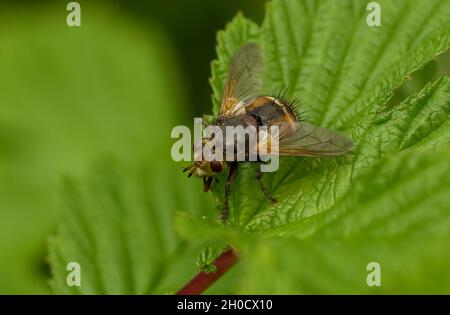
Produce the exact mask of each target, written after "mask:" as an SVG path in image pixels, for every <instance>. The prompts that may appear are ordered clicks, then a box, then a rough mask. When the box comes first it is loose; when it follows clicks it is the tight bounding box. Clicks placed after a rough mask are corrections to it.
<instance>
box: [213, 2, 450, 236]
mask: <svg viewBox="0 0 450 315" xmlns="http://www.w3.org/2000/svg"><path fill="white" fill-rule="evenodd" d="M380 4H381V7H382V21H383V22H382V26H381V27H368V26H367V24H366V16H367V14H368V12H367V11H366V3H362V2H360V1H326V0H325V1H297V0H286V1H273V2H270V3H269V4H268V6H267V10H266V17H265V20H264V22H263V25H262V27H261V30H260V37H259V41H260V42H261V44H262V47H263V55H264V65H265V80H264V91H263V92H265V93H271V91H273V90H274V89H279V88H280V87H281V88H287V89H288V94H287V97H288V98H299V99H300V100H301V104H302V110H306V112H307V116H308V117H307V118H308V119H309V120H310V121H311V122H312V123H314V124H316V125H320V126H327V127H331V128H334V129H337V130H341V131H344V132H345V133H347V134H348V135H350V136H351V137H352V138H353V141H354V142H355V145H356V149H355V154H354V155H350V154H349V155H346V156H344V157H339V158H323V159H313V158H282V159H281V161H280V168H279V170H278V171H277V172H276V173H272V174H267V175H265V177H266V179H265V184H266V186H267V187H268V188H269V190H271V191H272V192H273V194H274V195H275V197H276V198H277V199H278V200H279V201H280V204H279V205H278V206H271V205H270V204H269V203H268V202H266V201H265V200H264V198H263V197H264V196H263V194H262V193H261V192H260V191H259V188H258V185H257V183H256V182H255V180H254V178H255V169H254V166H251V165H243V166H242V167H241V169H240V174H239V176H238V178H237V180H236V181H235V182H234V184H233V185H234V187H233V193H232V197H231V200H230V208H231V210H230V213H231V215H230V225H231V226H232V228H234V229H239V230H244V231H248V232H256V233H259V234H264V233H271V232H269V231H270V230H274V229H276V230H282V229H283V226H289V225H292V224H296V223H298V222H301V221H303V220H304V219H305V218H308V217H311V216H314V215H317V214H319V213H322V212H324V211H327V210H329V209H330V208H331V207H332V206H333V205H334V204H335V202H336V201H338V200H339V199H340V198H342V197H343V196H344V195H345V194H346V193H347V192H348V190H349V188H350V187H351V185H352V183H354V182H355V181H356V180H357V178H358V176H359V175H360V174H361V172H363V171H364V170H365V169H366V168H368V167H370V166H371V165H373V164H374V163H375V162H376V161H377V160H379V159H382V158H383V157H385V156H386V155H387V154H395V153H397V152H400V151H402V150H405V149H407V148H409V149H412V147H416V146H421V145H422V144H429V143H437V142H441V143H442V142H444V143H445V142H446V141H447V140H446V139H448V134H449V132H448V79H447V78H446V77H444V78H442V79H441V80H439V81H438V82H436V83H435V84H433V86H431V87H427V88H426V89H425V90H424V91H422V92H421V93H420V94H419V95H417V96H416V98H419V100H416V99H409V100H406V101H405V102H403V103H402V105H400V106H393V107H392V106H391V107H387V106H386V104H387V102H388V100H389V99H390V98H391V97H392V95H393V94H394V93H395V91H396V89H398V88H399V87H400V86H401V85H402V83H403V82H404V81H405V78H406V77H407V76H409V75H411V74H412V73H414V72H415V71H417V70H418V69H420V68H421V67H423V66H424V65H425V64H427V63H428V62H429V61H430V60H432V59H433V58H435V57H436V56H437V55H439V54H441V53H442V52H444V51H445V50H447V49H448V48H449V46H450V35H449V34H450V28H449V27H448V25H450V24H449V22H450V20H449V19H450V18H449V16H450V14H449V13H450V3H448V2H442V1H416V2H414V3H413V2H412V1H380ZM436 7H438V8H439V9H438V10H436ZM239 19H242V18H240V17H239ZM241 28H242V27H241ZM236 32H237V31H236V28H235V27H231V26H229V27H228V28H227V29H226V30H225V33H222V36H221V37H219V40H220V39H222V38H223V39H224V40H227V39H228V38H229V37H231V36H232V34H234V33H236ZM241 33H242V32H241ZM225 34H229V36H225ZM247 41H254V38H253V37H250V36H248V37H247V39H246V40H244V42H247ZM222 45H224V43H221V42H219V43H218V47H221V46H222ZM218 53H219V57H218V60H219V62H220V61H222V60H223V61H225V60H228V59H229V58H228V53H227V54H226V55H225V54H224V55H222V54H221V51H220V50H218ZM223 66H224V68H226V66H227V65H223ZM217 67H218V66H217V65H216V68H217ZM214 69H215V68H213V73H215V70H214ZM217 84H218V83H216V82H215V81H213V82H212V85H213V91H214V92H215V93H214V98H215V99H219V94H218V92H219V91H220V89H219V87H218V86H217ZM409 107H414V109H412V110H411V111H408V108H409ZM402 111H403V112H404V113H403V114H405V113H406V114H407V115H409V116H410V119H411V125H409V126H403V128H404V129H405V130H404V131H403V132H402V131H401V130H399V131H398V132H397V133H396V134H397V136H396V137H395V136H394V135H393V134H391V130H389V128H391V129H392V128H402V127H401V126H398V124H399V123H404V124H406V123H407V120H404V118H403V117H402V115H403V114H402ZM416 112H419V113H418V116H415V113H416ZM427 119H431V121H432V124H430V123H429V121H427ZM391 120H392V121H391ZM383 121H384V122H385V123H386V124H387V125H383ZM434 137H436V138H434ZM432 139H433V140H432ZM420 141H423V143H422V144H421V143H419V142H420ZM397 142H398V143H397ZM223 181H224V178H221V182H222V185H218V186H216V187H215V189H214V192H215V194H216V200H217V204H216V205H217V208H221V203H222V195H223Z"/></svg>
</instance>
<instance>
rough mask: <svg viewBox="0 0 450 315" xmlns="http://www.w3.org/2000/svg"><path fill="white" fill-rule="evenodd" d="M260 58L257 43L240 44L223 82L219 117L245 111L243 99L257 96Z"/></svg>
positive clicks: (260, 70)
mask: <svg viewBox="0 0 450 315" xmlns="http://www.w3.org/2000/svg"><path fill="white" fill-rule="evenodd" d="M261 72H262V59H261V52H260V49H259V46H258V44H256V43H249V44H246V45H244V46H242V47H241V48H240V49H239V50H238V51H237V52H236V54H235V55H234V57H233V59H232V60H231V63H230V66H229V69H228V75H227V81H226V84H225V88H224V92H223V96H222V104H221V107H220V116H221V117H231V116H234V115H236V114H241V113H245V109H244V101H247V100H250V99H252V98H255V97H257V96H258V93H259V90H260V87H261V83H262V81H261Z"/></svg>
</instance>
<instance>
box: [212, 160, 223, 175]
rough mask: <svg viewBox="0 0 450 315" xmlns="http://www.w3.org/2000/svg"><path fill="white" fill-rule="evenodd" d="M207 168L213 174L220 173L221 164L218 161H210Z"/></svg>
mask: <svg viewBox="0 0 450 315" xmlns="http://www.w3.org/2000/svg"><path fill="white" fill-rule="evenodd" d="M209 166H210V167H211V170H212V171H213V172H214V173H220V172H222V163H221V162H219V161H211V162H209Z"/></svg>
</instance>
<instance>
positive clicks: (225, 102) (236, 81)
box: [184, 43, 353, 222]
mask: <svg viewBox="0 0 450 315" xmlns="http://www.w3.org/2000/svg"><path fill="white" fill-rule="evenodd" d="M261 74H262V58H261V53H260V48H259V46H258V45H257V44H256V43H249V44H246V45H244V46H242V47H241V48H240V49H239V50H238V51H237V52H236V53H235V55H234V56H233V58H232V60H231V63H230V65H229V69H228V73H227V79H226V83H225V87H224V92H223V96H222V102H221V107H220V112H219V115H218V117H217V118H216V120H215V122H214V125H216V126H219V127H220V128H222V129H226V128H225V127H227V126H243V127H248V126H254V127H255V128H256V129H258V128H261V127H263V126H264V127H271V126H277V127H278V132H279V134H278V139H279V141H278V148H275V147H271V148H269V149H270V153H271V154H278V155H281V156H283V155H284V156H305V157H329V156H338V155H343V154H345V153H347V152H349V151H351V150H352V148H353V143H352V140H351V139H350V138H348V137H347V136H345V135H343V134H340V133H338V132H336V131H333V130H330V129H326V128H321V127H316V126H313V125H311V124H309V123H306V122H304V121H302V120H301V119H300V118H299V116H298V115H297V113H296V111H295V108H294V106H293V104H292V103H291V102H288V101H286V100H284V98H283V97H280V96H264V95H262V96H261V95H260V94H259V93H260V88H261V83H262V80H261ZM241 140H242V139H241ZM210 141H211V138H208V137H207V138H203V139H202V145H203V146H205V145H208V144H209V143H210ZM235 141H239V140H235ZM242 141H244V142H245V145H247V146H248V145H249V143H248V141H246V140H242ZM266 144H267V143H266ZM227 145H230V143H228V144H225V146H227ZM231 145H232V146H235V145H236V144H235V143H232V144H231ZM258 145H259V143H257V144H256V146H257V147H258ZM269 147H270V143H269ZM249 149H250V148H249ZM245 162H249V160H248V159H247V160H245ZM253 162H256V163H263V161H261V160H260V159H258V160H257V161H253ZM238 166H239V162H238V161H237V160H236V159H232V160H227V159H225V158H223V159H220V160H212V161H211V160H209V161H208V160H206V159H200V160H198V161H196V162H195V163H194V164H192V165H190V166H188V167H186V168H185V169H184V171H185V172H188V176H189V177H190V176H192V175H194V176H197V177H201V178H202V179H203V183H204V191H208V190H209V189H210V186H211V184H212V183H213V182H214V180H215V178H216V175H217V174H219V173H221V172H224V171H228V177H227V180H226V182H225V191H224V201H223V208H222V215H221V220H222V222H226V220H227V217H228V209H229V205H228V198H229V196H230V194H231V186H232V183H233V180H234V179H235V178H236V176H237V173H238ZM262 174H263V173H262V172H261V171H260V170H259V171H257V173H256V174H255V178H256V180H257V181H258V183H259V187H260V189H261V191H262V193H263V194H264V195H265V197H266V199H268V200H269V201H270V202H272V203H273V204H275V203H277V200H276V199H275V198H274V197H273V196H272V194H271V193H270V192H269V191H268V189H267V188H266V187H265V186H264V183H263V181H262Z"/></svg>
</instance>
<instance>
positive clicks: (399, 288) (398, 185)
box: [238, 145, 450, 294]
mask: <svg viewBox="0 0 450 315" xmlns="http://www.w3.org/2000/svg"><path fill="white" fill-rule="evenodd" d="M449 159H450V146H448V145H447V146H446V147H443V148H440V149H435V148H431V149H430V148H422V149H418V150H415V151H412V150H410V151H404V152H402V153H400V154H398V155H395V156H390V157H387V158H385V159H383V160H381V161H379V162H378V163H376V164H375V165H373V166H372V167H371V168H370V171H368V172H367V173H366V174H365V175H364V176H361V177H360V179H359V180H358V181H357V182H355V184H354V185H353V186H352V188H351V189H350V191H349V193H348V194H346V196H345V197H344V198H342V199H341V200H340V201H339V202H337V203H336V204H335V206H333V207H332V208H331V209H330V211H327V212H325V213H323V214H321V215H318V216H315V217H312V218H310V219H309V220H304V221H303V222H302V224H301V225H298V226H297V227H296V231H297V233H296V234H295V236H296V237H298V238H301V239H302V240H299V239H292V238H291V239H277V240H264V241H263V242H260V244H258V242H253V243H248V244H247V245H246V247H244V248H246V249H245V251H244V252H243V255H245V257H246V259H245V260H243V264H244V266H245V267H244V271H243V275H245V277H244V278H242V279H241V287H240V290H239V291H238V292H239V293H252V294H259V293H261V294H262V293H264V294H268V293H272V294H276V293H284V294H286V293H322V294H323V293H403V294H404V293H415V294H418V293H440V294H442V293H447V294H448V293H449V292H450V286H449V283H450V282H449V276H448V265H449V263H450V255H449V254H448V251H447V250H446V248H447V247H448V242H449V241H450V216H449V209H448V197H449V194H450V188H449V187H450V175H449V174H450V164H449V163H448V161H449ZM291 236H293V234H291ZM250 244H251V246H250ZM373 261H374V262H378V263H379V264H380V265H381V271H382V272H381V281H382V284H381V286H380V287H370V286H368V285H367V283H366V277H367V275H368V274H369V272H368V271H367V269H366V267H367V264H368V263H369V262H373ZM275 270H276V277H273V276H265V275H269V271H271V272H272V273H274V272H275Z"/></svg>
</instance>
